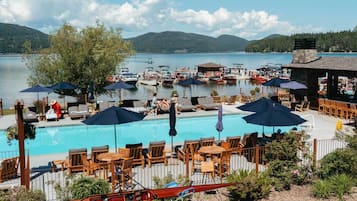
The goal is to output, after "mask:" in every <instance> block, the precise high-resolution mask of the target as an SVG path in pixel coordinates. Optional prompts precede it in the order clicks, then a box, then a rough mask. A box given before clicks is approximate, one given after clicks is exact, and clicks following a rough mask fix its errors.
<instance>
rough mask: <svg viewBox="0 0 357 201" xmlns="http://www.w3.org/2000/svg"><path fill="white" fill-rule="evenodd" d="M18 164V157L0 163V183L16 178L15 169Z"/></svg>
mask: <svg viewBox="0 0 357 201" xmlns="http://www.w3.org/2000/svg"><path fill="white" fill-rule="evenodd" d="M18 164H19V157H14V158H7V159H3V160H2V161H1V166H0V183H1V182H4V181H7V180H10V179H13V178H16V177H17V176H18V174H17V168H18Z"/></svg>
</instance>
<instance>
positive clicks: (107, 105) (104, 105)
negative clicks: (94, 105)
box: [98, 101, 118, 111]
mask: <svg viewBox="0 0 357 201" xmlns="http://www.w3.org/2000/svg"><path fill="white" fill-rule="evenodd" d="M112 106H118V105H117V104H116V103H115V102H114V101H110V102H108V101H104V102H99V103H98V107H99V111H103V110H105V109H107V108H110V107H112Z"/></svg>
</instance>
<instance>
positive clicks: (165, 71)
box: [158, 65, 175, 87]
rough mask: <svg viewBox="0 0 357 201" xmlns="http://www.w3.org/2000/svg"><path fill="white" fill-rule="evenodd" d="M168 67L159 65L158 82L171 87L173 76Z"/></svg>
mask: <svg viewBox="0 0 357 201" xmlns="http://www.w3.org/2000/svg"><path fill="white" fill-rule="evenodd" d="M169 69H170V67H169V66H164V65H161V66H159V70H158V72H159V76H160V78H159V82H160V84H161V85H162V86H163V87H173V83H174V80H175V79H174V77H173V76H172V74H171V72H170V70H169Z"/></svg>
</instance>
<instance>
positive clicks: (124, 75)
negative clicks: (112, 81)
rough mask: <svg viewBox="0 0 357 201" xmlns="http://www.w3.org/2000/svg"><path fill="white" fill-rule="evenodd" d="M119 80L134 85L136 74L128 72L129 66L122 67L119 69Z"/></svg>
mask: <svg viewBox="0 0 357 201" xmlns="http://www.w3.org/2000/svg"><path fill="white" fill-rule="evenodd" d="M118 76H119V80H120V81H122V82H125V83H127V84H130V85H134V86H135V85H136V83H137V82H138V74H136V73H131V72H129V68H126V67H122V68H120V69H119V75H118Z"/></svg>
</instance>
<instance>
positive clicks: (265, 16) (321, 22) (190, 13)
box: [0, 0, 357, 40]
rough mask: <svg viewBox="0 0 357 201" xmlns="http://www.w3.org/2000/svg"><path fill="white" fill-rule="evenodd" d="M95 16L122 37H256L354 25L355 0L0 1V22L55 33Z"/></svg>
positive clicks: (356, 23) (84, 24) (86, 22)
mask: <svg viewBox="0 0 357 201" xmlns="http://www.w3.org/2000/svg"><path fill="white" fill-rule="evenodd" d="M96 21H99V22H101V23H103V24H104V25H105V26H106V27H112V28H120V29H121V35H122V37H123V38H130V37H135V36H138V35H141V34H145V33H147V32H162V31H183V32H187V33H197V34H204V35H209V36H213V37H217V36H220V35H222V34H229V35H235V36H238V37H242V38H245V39H248V40H255V39H261V38H264V37H266V36H269V35H271V34H283V35H291V34H295V33H307V32H308V33H312V32H329V31H342V30H352V29H353V28H354V27H356V26H357V0H339V1H337V0H295V1H293V0H0V22H2V23H12V24H19V25H23V26H28V27H31V28H34V29H38V30H40V31H42V32H44V33H50V34H51V33H55V31H56V30H58V29H59V27H61V26H62V25H63V24H64V23H69V24H71V25H73V26H75V27H77V28H79V29H81V28H85V27H87V26H94V25H95V24H96ZM0 31H1V30H0Z"/></svg>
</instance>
